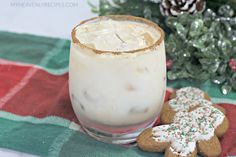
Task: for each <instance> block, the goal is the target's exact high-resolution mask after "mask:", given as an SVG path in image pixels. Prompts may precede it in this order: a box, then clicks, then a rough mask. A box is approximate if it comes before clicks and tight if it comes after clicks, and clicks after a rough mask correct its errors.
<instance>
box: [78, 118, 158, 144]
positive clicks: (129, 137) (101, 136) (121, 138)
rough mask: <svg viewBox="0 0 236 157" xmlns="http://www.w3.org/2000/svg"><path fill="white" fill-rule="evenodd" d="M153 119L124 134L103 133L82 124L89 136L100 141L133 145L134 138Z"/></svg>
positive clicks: (150, 125) (151, 124) (149, 125)
mask: <svg viewBox="0 0 236 157" xmlns="http://www.w3.org/2000/svg"><path fill="white" fill-rule="evenodd" d="M154 123H155V121H153V122H151V123H149V124H148V125H147V126H146V127H145V128H140V129H137V130H136V131H134V132H131V133H126V134H113V133H105V132H101V131H98V130H96V129H93V128H89V127H85V126H82V127H83V129H84V131H85V132H86V133H87V134H88V135H89V136H91V137H93V138H95V139H96V140H98V141H102V142H105V143H112V144H122V145H125V144H129V145H128V146H131V145H135V144H136V143H135V142H136V139H137V137H138V135H139V134H140V133H141V132H142V131H143V130H145V129H146V128H149V127H152V126H153V124H154Z"/></svg>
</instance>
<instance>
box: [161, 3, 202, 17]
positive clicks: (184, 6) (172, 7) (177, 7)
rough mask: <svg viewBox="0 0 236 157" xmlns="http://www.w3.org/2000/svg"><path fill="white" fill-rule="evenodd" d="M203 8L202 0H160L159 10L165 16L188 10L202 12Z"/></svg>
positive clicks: (176, 14)
mask: <svg viewBox="0 0 236 157" xmlns="http://www.w3.org/2000/svg"><path fill="white" fill-rule="evenodd" d="M204 8H205V1H203V0H162V1H161V4H160V10H161V13H162V15H165V16H170V15H171V16H178V15H179V14H182V13H185V12H188V13H191V14H193V13H196V12H202V11H203V10H204Z"/></svg>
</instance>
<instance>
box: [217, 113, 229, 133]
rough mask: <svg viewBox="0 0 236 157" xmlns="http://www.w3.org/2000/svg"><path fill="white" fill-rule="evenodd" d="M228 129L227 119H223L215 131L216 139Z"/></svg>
mask: <svg viewBox="0 0 236 157" xmlns="http://www.w3.org/2000/svg"><path fill="white" fill-rule="evenodd" d="M228 127H229V122H228V119H227V118H226V117H225V118H224V120H223V122H222V123H221V124H220V125H219V126H218V127H217V128H216V129H215V134H216V136H217V137H222V136H223V135H224V134H225V132H226V131H227V129H228Z"/></svg>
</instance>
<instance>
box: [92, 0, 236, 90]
mask: <svg viewBox="0 0 236 157" xmlns="http://www.w3.org/2000/svg"><path fill="white" fill-rule="evenodd" d="M205 3H206V7H205V9H204V6H205ZM224 4H229V5H224ZM230 5H231V6H230ZM91 6H92V9H93V11H95V12H97V13H98V14H99V15H108V14H129V15H134V16H140V17H144V18H147V19H149V20H152V21H154V22H155V23H157V24H159V25H160V26H161V27H162V28H163V29H164V30H165V34H166V37H165V39H166V41H165V43H166V53H167V61H166V64H167V70H168V73H167V76H168V79H169V80H177V79H188V80H194V81H202V82H204V81H207V80H211V81H212V83H215V84H217V85H219V86H220V88H221V91H222V93H223V94H228V93H229V92H230V91H231V90H235V91H236V65H235V60H236V17H235V15H234V11H235V10H236V0H226V1H225V0H218V1H215V0H206V1H203V0H132V1H131V0H112V1H108V0H100V5H99V7H98V8H96V7H95V6H93V5H92V4H91ZM184 6H185V7H186V8H185V7H184ZM193 6H201V7H200V9H199V8H197V7H196V8H195V9H192V7H193ZM173 9H175V11H176V10H177V11H176V12H177V14H174V13H176V12H173V11H171V10H173ZM203 10H204V11H203ZM202 11H203V12H202ZM179 13H181V14H179ZM162 14H163V15H162ZM170 15H171V16H170ZM177 15H178V16H177ZM175 16H176V17H175Z"/></svg>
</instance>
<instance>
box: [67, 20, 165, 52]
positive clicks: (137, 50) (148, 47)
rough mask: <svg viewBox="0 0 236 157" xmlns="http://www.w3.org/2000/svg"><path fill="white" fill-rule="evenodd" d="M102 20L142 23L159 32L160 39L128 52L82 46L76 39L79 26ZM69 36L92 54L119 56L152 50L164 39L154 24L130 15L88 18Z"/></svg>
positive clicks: (161, 31) (159, 29) (160, 30)
mask: <svg viewBox="0 0 236 157" xmlns="http://www.w3.org/2000/svg"><path fill="white" fill-rule="evenodd" d="M104 19H113V20H117V21H119V20H120V21H122V20H124V21H125V20H126V21H134V22H141V23H144V24H147V25H149V26H151V27H153V28H154V29H156V30H157V31H159V32H160V37H159V39H158V40H157V41H156V42H155V43H153V44H152V45H150V46H147V47H145V48H140V49H135V50H129V51H106V50H98V49H95V48H92V47H89V46H87V45H86V44H83V43H81V42H80V41H79V39H78V38H77V37H76V30H77V28H78V27H79V26H81V25H83V24H85V23H87V22H90V21H93V20H104ZM71 36H72V42H73V43H75V44H78V45H79V46H80V47H82V48H86V49H89V50H92V51H93V52H95V53H97V54H103V53H110V54H116V55H119V54H122V53H126V54H127V53H137V52H140V51H146V50H148V49H153V48H155V47H157V46H158V45H160V44H161V42H162V41H163V39H164V31H163V30H162V29H161V28H160V27H159V26H158V25H157V24H156V23H154V22H152V21H149V20H147V19H145V18H141V17H136V16H130V15H107V16H98V17H94V18H90V19H88V20H84V21H82V22H80V24H78V25H77V26H75V27H74V28H73V30H72V32H71Z"/></svg>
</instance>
